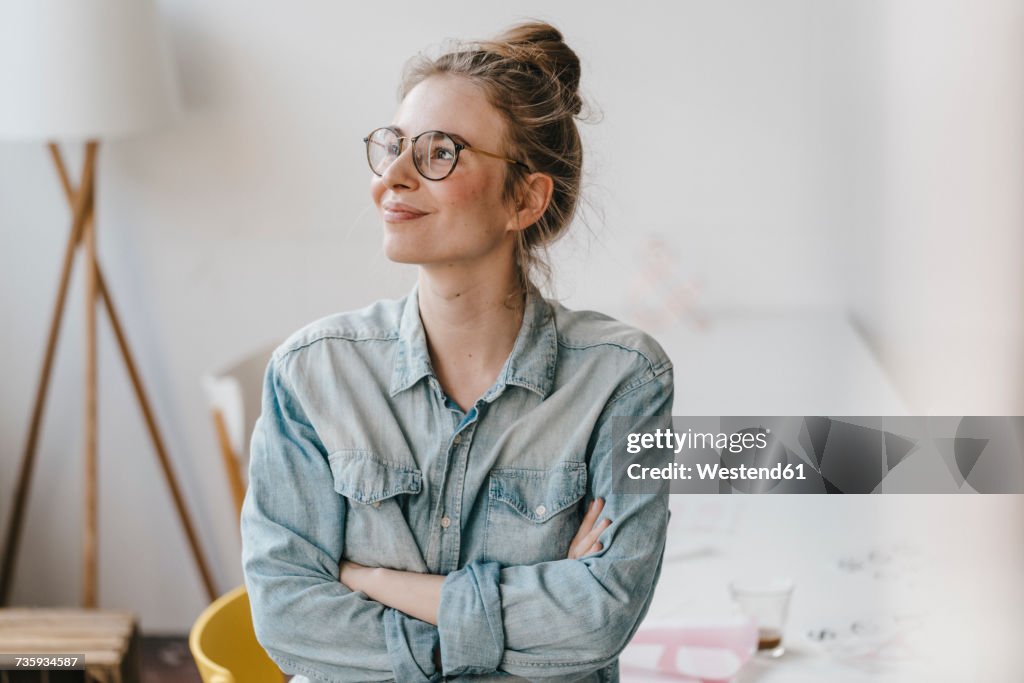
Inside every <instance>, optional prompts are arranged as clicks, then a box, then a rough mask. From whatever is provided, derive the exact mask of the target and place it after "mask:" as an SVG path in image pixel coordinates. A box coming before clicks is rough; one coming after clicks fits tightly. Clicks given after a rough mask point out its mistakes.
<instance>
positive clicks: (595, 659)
mask: <svg viewBox="0 0 1024 683" xmlns="http://www.w3.org/2000/svg"><path fill="white" fill-rule="evenodd" d="M579 73H580V69H579V61H578V59H577V58H576V55H575V54H574V53H573V52H572V50H570V49H569V48H568V47H567V46H566V45H565V43H564V42H563V41H562V36H561V34H560V33H559V32H558V31H557V30H556V29H554V28H553V27H551V26H549V25H547V24H542V23H533V24H525V25H521V26H517V27H514V28H512V29H510V30H508V31H507V32H505V33H504V34H503V35H501V36H499V37H498V38H496V39H495V40H492V41H487V42H482V43H474V44H468V45H462V46H459V47H457V48H455V49H454V50H453V51H451V52H449V53H447V54H445V55H442V56H441V57H439V58H437V59H433V60H431V59H425V58H420V59H419V60H418V61H415V62H413V63H412V64H411V65H410V66H409V67H408V68H407V73H406V77H405V80H404V83H403V87H402V91H401V95H402V96H401V103H400V105H399V107H398V110H397V112H396V113H395V116H394V118H393V120H392V123H391V124H390V125H389V126H386V127H384V128H380V129H377V130H375V131H373V132H372V133H370V134H369V135H368V136H367V138H366V140H365V142H366V145H367V159H368V161H369V164H370V168H371V171H372V172H373V174H374V175H373V178H372V182H371V194H372V196H373V200H374V203H375V204H376V205H377V208H378V210H379V211H380V215H381V218H382V222H383V229H384V249H385V252H386V254H387V256H388V258H390V259H392V260H394V261H399V262H403V263H415V264H418V266H419V275H418V281H417V284H416V286H415V287H414V288H413V290H412V292H411V293H410V294H409V295H408V296H407V297H405V298H404V299H402V300H399V301H381V302H378V303H376V304H374V305H372V306H370V307H368V308H365V309H363V310H360V311H356V312H351V313H343V314H338V315H334V316H330V317H328V318H325V319H323V320H319V321H317V322H314V323H312V324H311V325H309V326H307V327H305V328H303V329H302V330H300V331H298V332H296V333H295V334H294V335H292V336H291V337H290V338H289V339H288V340H287V341H285V342H284V343H283V344H282V345H281V346H280V347H279V348H278V349H277V350H276V351H275V353H274V355H273V358H272V360H271V362H270V365H269V366H268V368H267V374H266V381H265V386H264V402H263V412H262V415H261V417H260V419H259V422H258V424H257V427H256V430H255V433H254V435H253V442H252V458H251V465H250V484H249V492H248V495H247V497H246V501H245V506H244V509H243V514H242V533H243V564H244V569H245V579H246V585H247V587H248V590H249V595H250V599H251V601H252V610H253V619H254V623H255V627H256V633H257V636H258V638H259V641H260V643H261V644H262V645H263V647H264V648H265V649H266V650H267V652H268V653H269V654H270V655H271V656H272V657H273V658H274V659H275V661H277V662H278V664H279V665H280V666H281V668H282V669H283V670H285V671H287V672H289V673H295V674H298V675H299V676H300V678H299V680H301V677H306V678H308V679H309V680H312V681H370V680H373V681H378V680H392V679H393V680H397V681H401V682H403V683H404V682H406V681H434V680H441V678H442V676H444V677H447V678H448V680H497V679H498V678H500V679H501V680H505V681H507V680H517V679H518V680H541V679H543V680H548V679H550V680H563V681H570V680H573V681H576V680H581V681H615V680H618V665H617V657H618V654H619V652H620V651H621V650H622V648H623V647H625V645H626V643H627V642H628V641H629V638H630V637H631V636H632V634H633V632H634V631H635V630H636V628H637V626H638V625H639V623H640V621H641V620H642V619H643V616H644V614H645V613H646V611H647V607H648V606H649V604H650V598H651V594H652V592H653V589H654V585H655V583H656V582H657V577H658V574H659V572H660V567H661V556H662V551H663V549H664V541H665V527H666V524H667V521H668V505H667V501H666V499H665V497H664V496H657V495H616V493H615V492H614V491H613V490H612V471H611V469H612V468H611V458H612V455H611V453H612V449H613V445H614V443H615V440H616V438H618V437H616V434H621V432H617V431H616V430H615V429H613V420H612V418H613V417H614V416H648V419H647V420H646V422H645V424H647V425H648V426H650V427H651V428H656V427H663V428H664V427H667V426H669V425H670V422H669V420H670V417H669V416H670V414H671V406H672V366H671V363H670V362H669V360H668V358H666V356H665V354H664V352H663V351H662V350H661V348H660V347H659V346H658V345H657V343H656V342H654V341H653V340H652V339H650V338H649V337H648V336H646V335H644V334H643V333H641V332H639V331H637V330H635V329H632V328H630V327H628V326H626V325H623V324H621V323H619V322H617V321H614V320H612V319H610V318H608V317H606V316H603V315H600V314H597V313H593V312H589V311H585V312H574V311H569V310H567V309H565V308H564V307H562V306H561V305H559V304H557V303H553V302H549V301H547V300H545V299H544V298H542V297H541V296H540V294H539V292H538V291H537V288H536V287H535V286H534V285H533V283H532V281H531V278H530V274H531V272H535V271H536V270H537V269H538V267H539V268H541V269H543V263H542V262H540V261H539V256H538V251H541V250H543V248H544V247H545V246H546V245H547V244H549V243H550V242H551V241H552V240H553V239H555V238H557V237H558V236H559V235H560V234H561V232H562V231H563V230H564V229H565V228H566V227H567V226H568V224H569V222H570V220H571V218H572V215H573V212H574V209H575V207H576V203H577V198H578V194H579V186H580V169H581V164H582V147H581V144H580V138H579V135H578V132H577V129H576V123H575V118H574V117H575V116H576V115H577V114H578V113H579V111H580V98H579V96H578V94H577V87H578V84H579ZM650 416H658V417H656V418H655V421H654V423H653V424H652V423H651V422H650ZM637 419H639V418H637ZM621 426H622V425H621V424H620V425H618V427H620V428H621ZM510 674H511V676H510Z"/></svg>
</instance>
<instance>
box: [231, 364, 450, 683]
mask: <svg viewBox="0 0 1024 683" xmlns="http://www.w3.org/2000/svg"><path fill="white" fill-rule="evenodd" d="M281 362H282V360H281V359H280V358H278V357H277V356H276V355H275V357H274V358H273V359H272V360H271V362H270V364H269V365H268V367H267V371H266V374H265V377H264V386H263V405H262V412H261V414H260V417H259V419H258V420H257V422H256V427H255V430H254V432H253V436H252V446H251V458H250V462H249V488H248V491H247V493H246V497H245V502H244V504H243V506H242V518H241V527H242V566H243V570H244V574H245V585H246V588H247V590H248V593H249V600H250V604H251V607H252V617H253V625H254V627H255V631H256V638H257V640H258V641H259V643H260V645H262V646H263V648H264V649H265V650H266V651H267V654H269V655H270V657H271V658H272V659H273V660H274V661H275V662H277V664H278V665H279V666H280V667H281V668H282V669H283V670H284V671H286V672H289V673H297V674H302V675H304V676H306V677H308V678H309V679H311V680H313V681H322V682H327V683H333V682H336V681H352V680H359V681H390V680H398V681H438V680H440V678H441V676H440V672H437V671H436V670H435V666H434V657H433V653H434V649H435V646H436V645H437V643H438V634H437V629H436V627H434V626H433V625H431V624H428V623H426V622H423V621H420V620H417V619H414V618H412V617H409V616H407V615H405V614H403V613H402V612H399V611H397V610H394V609H390V608H386V607H384V606H383V605H381V604H380V603H378V602H376V601H373V600H370V599H369V598H367V597H366V595H365V594H364V593H360V592H353V591H350V590H349V589H348V588H347V587H346V586H345V585H344V584H342V583H340V581H339V579H338V576H339V567H338V564H339V562H340V559H341V557H342V551H343V549H344V530H345V515H346V511H347V510H346V505H347V503H346V502H345V499H344V498H343V497H342V496H340V495H338V494H337V493H336V492H335V491H334V486H333V479H332V475H331V469H330V466H329V464H328V461H327V455H328V454H327V453H326V452H325V449H324V447H323V444H322V443H321V441H320V439H319V437H318V436H317V434H316V431H315V430H314V429H313V427H312V425H311V424H310V423H309V421H308V420H307V418H306V415H305V412H304V411H303V409H302V405H301V402H300V400H299V398H298V397H297V396H296V395H295V394H294V392H292V391H290V390H289V388H288V386H287V383H286V377H285V376H284V375H283V373H282V372H281V371H280V367H279V364H280V363H281Z"/></svg>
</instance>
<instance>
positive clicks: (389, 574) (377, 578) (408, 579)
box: [338, 498, 611, 626]
mask: <svg viewBox="0 0 1024 683" xmlns="http://www.w3.org/2000/svg"><path fill="white" fill-rule="evenodd" d="M603 509H604V501H603V500H602V499H600V498H596V499H594V501H593V502H591V504H590V508H589V509H588V510H587V514H586V516H584V518H583V522H582V523H581V524H580V528H579V530H578V531H577V532H576V536H575V537H574V538H573V539H572V543H570V544H569V552H568V553H567V555H566V557H567V558H568V559H578V558H581V557H583V556H584V555H589V554H590V553H594V552H598V551H599V550H601V549H602V548H603V546H602V545H601V543H600V541H598V540H597V539H598V538H599V537H600V536H601V533H602V532H604V530H605V529H607V528H608V527H609V526H611V520H609V519H602V520H600V521H598V517H599V516H600V515H601V510H603ZM339 570H340V575H339V577H338V579H339V581H341V583H343V584H345V586H346V587H347V588H348V589H349V590H352V591H362V592H363V593H366V595H367V596H368V597H369V598H370V599H372V600H376V601H377V602H379V603H380V604H382V605H384V606H386V607H391V608H392V609H396V610H398V611H399V612H404V613H405V614H408V615H409V616H411V617H415V618H416V619H419V620H420V621H425V622H427V623H429V624H433V625H434V626H437V622H438V616H437V614H438V608H439V607H440V605H441V587H442V585H444V576H441V575H439V574H419V573H417V572H405V571H399V570H397V569H387V568H384V567H364V566H363V565H361V564H356V563H355V562H349V561H347V560H343V561H342V562H341V565H340V566H339Z"/></svg>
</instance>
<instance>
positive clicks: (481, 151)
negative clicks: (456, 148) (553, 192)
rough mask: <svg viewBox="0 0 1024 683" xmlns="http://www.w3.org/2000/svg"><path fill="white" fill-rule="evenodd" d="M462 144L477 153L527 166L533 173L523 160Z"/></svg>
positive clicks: (530, 171)
mask: <svg viewBox="0 0 1024 683" xmlns="http://www.w3.org/2000/svg"><path fill="white" fill-rule="evenodd" d="M462 146H463V147H465V148H466V149H471V150H473V151H474V152H476V153H477V154H483V155H484V156H488V157H491V158H492V159H501V160H502V161H507V162H508V163H510V164H515V165H516V166H522V167H523V168H525V169H526V170H527V171H528V172H529V173H533V169H531V168H530V167H529V166H527V165H526V164H524V163H523V162H521V161H518V160H516V159H509V158H508V157H503V156H501V155H500V154H494V153H493V152H485V151H484V150H482V149H477V148H476V147H470V146H469V145H462Z"/></svg>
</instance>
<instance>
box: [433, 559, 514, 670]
mask: <svg viewBox="0 0 1024 683" xmlns="http://www.w3.org/2000/svg"><path fill="white" fill-rule="evenodd" d="M500 581H501V565H499V564H498V563H496V562H472V563H470V564H468V565H466V566H465V567H463V568H462V569H460V570H458V571H455V572H452V573H451V574H448V576H446V577H445V580H444V584H442V586H441V605H440V608H439V609H438V617H437V620H438V624H437V632H438V634H439V636H440V638H441V663H442V664H443V665H444V674H445V675H446V676H460V675H472V674H488V673H493V672H494V671H496V670H497V669H498V664H500V663H501V655H502V653H504V651H505V625H504V623H503V622H502V619H501V590H500V588H499V585H500Z"/></svg>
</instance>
